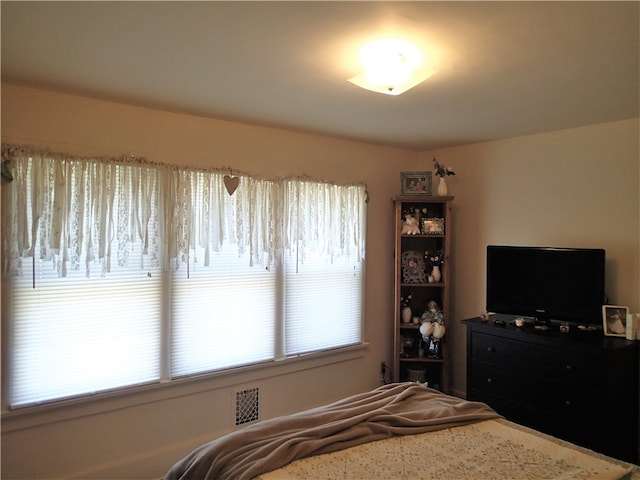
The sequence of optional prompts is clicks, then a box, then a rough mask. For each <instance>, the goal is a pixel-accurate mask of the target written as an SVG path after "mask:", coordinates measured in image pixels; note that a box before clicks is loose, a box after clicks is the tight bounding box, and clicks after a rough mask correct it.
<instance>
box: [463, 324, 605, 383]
mask: <svg viewBox="0 0 640 480" xmlns="http://www.w3.org/2000/svg"><path fill="white" fill-rule="evenodd" d="M470 353H471V359H472V360H473V361H480V362H483V363H486V364H489V365H495V366H497V367H501V368H505V369H509V370H514V371H518V372H522V373H526V374H527V375H536V376H538V377H546V378H551V379H555V380H558V381H561V382H568V383H571V384H575V385H579V386H583V387H585V388H589V386H592V387H591V388H594V389H596V388H598V387H597V386H598V385H599V384H600V382H601V381H602V372H603V369H602V365H601V362H602V361H603V360H602V358H601V356H600V355H598V354H597V352H591V353H589V354H579V353H576V352H567V351H564V350H563V349H560V348H550V347H546V346H544V345H540V344H534V343H530V342H526V341H520V340H514V339H510V338H502V337H499V336H495V335H487V334H484V333H481V332H472V334H471V346H470Z"/></svg>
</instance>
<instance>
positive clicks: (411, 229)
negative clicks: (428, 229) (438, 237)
mask: <svg viewBox="0 0 640 480" xmlns="http://www.w3.org/2000/svg"><path fill="white" fill-rule="evenodd" d="M417 233H420V227H419V226H418V221H417V220H416V219H415V217H414V216H413V215H411V214H410V213H406V214H405V215H404V222H403V223H402V232H401V234H402V235H415V234H417Z"/></svg>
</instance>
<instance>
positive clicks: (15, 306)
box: [2, 145, 365, 408]
mask: <svg viewBox="0 0 640 480" xmlns="http://www.w3.org/2000/svg"><path fill="white" fill-rule="evenodd" d="M3 158H10V159H11V171H12V174H13V176H14V181H13V182H12V183H10V184H8V185H4V186H3V201H2V229H3V232H2V233H3V268H4V274H5V278H6V279H7V284H8V285H9V286H10V288H6V289H3V293H2V294H3V304H4V305H9V306H10V307H9V309H8V310H9V312H8V315H7V317H8V318H7V319H6V320H5V327H6V331H7V335H8V341H7V344H8V346H9V352H10V354H9V359H8V362H6V363H7V364H6V365H3V368H4V369H5V371H4V374H5V375H7V378H8V379H9V381H8V386H9V388H8V392H3V395H5V398H4V402H5V403H6V404H8V405H9V406H11V407H12V408H17V407H23V406H28V405H32V404H36V403H42V402H51V401H55V400H59V399H63V398H69V397H77V396H84V395H90V394H94V393H98V392H104V391H107V390H113V389H121V388H125V387H131V386H135V385H140V384H145V383H154V382H161V381H164V382H166V381H170V380H172V379H175V378H178V377H184V376H190V375H196V374H202V373H207V372H213V371H218V370H226V369H229V368H234V367H238V366H244V365H251V364H256V363H260V362H268V361H272V360H275V359H284V358H287V357H289V356H295V355H299V354H305V353H309V352H314V351H320V350H327V349H335V348H339V347H344V346H348V345H353V344H358V343H360V342H362V293H363V272H364V268H363V258H364V206H365V202H364V198H365V189H364V186H362V185H347V186H337V185H332V184H327V183H323V182H317V181H309V180H299V179H288V180H277V181H273V180H268V179H255V178H252V177H248V176H240V177H239V178H240V185H239V187H238V188H237V190H235V192H234V193H233V194H231V195H230V194H229V193H228V192H227V190H226V189H225V178H224V177H225V175H224V174H223V173H219V172H215V171H206V172H205V171H195V170H189V169H181V170H180V169H176V168H175V167H172V166H167V165H159V164H150V163H148V162H145V161H141V160H136V159H78V158H71V157H68V156H65V155H60V154H51V153H42V152H33V151H28V150H26V149H23V148H21V147H10V146H6V145H3ZM327 327H329V328H327Z"/></svg>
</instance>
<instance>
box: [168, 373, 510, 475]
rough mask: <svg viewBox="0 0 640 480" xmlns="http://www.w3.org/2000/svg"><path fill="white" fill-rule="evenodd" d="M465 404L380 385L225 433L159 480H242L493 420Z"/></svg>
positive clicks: (487, 411)
mask: <svg viewBox="0 0 640 480" xmlns="http://www.w3.org/2000/svg"><path fill="white" fill-rule="evenodd" d="M497 417H499V415H498V414H497V413H496V412H494V411H493V410H492V409H491V408H489V407H488V406H487V405H485V404H484V403H478V402H468V401H466V400H462V399H460V398H456V397H452V396H448V395H444V394H442V393H440V392H438V391H436V390H432V389H430V388H427V387H424V386H422V385H419V384H414V383H398V384H391V385H384V386H382V387H379V388H377V389H375V390H373V391H371V392H367V393H361V394H358V395H354V396H351V397H348V398H345V399H343V400H339V401H337V402H334V403H331V404H328V405H324V406H322V407H318V408H314V409H311V410H306V411H303V412H300V413H296V414H294V415H288V416H284V417H278V418H274V419H271V420H265V421H262V422H260V423H256V424H254V425H251V426H248V427H245V428H243V429H241V430H237V431H235V432H231V433H229V434H227V435H224V436H222V437H219V438H217V439H215V440H212V441H211V442H208V443H206V444H204V445H202V446H201V447H199V448H197V449H195V450H194V451H193V452H191V453H190V454H189V455H187V456H186V457H184V458H183V459H182V460H180V461H178V462H177V463H176V464H175V465H174V466H173V467H171V469H170V470H169V472H168V473H167V474H166V475H165V477H164V478H165V480H177V479H180V480H226V479H229V480H236V479H237V480H243V479H251V478H254V477H256V476H258V475H260V474H261V473H265V472H269V471H271V470H274V469H276V468H280V467H282V466H283V465H286V464H288V463H289V462H291V461H293V460H296V459H298V458H302V457H307V456H310V455H317V454H321V453H328V452H334V451H337V450H341V449H343V448H348V447H352V446H355V445H360V444H362V443H366V442H372V441H375V440H381V439H383V438H387V437H390V436H392V435H410V434H415V433H423V432H428V431H434V430H440V429H443V428H449V427H455V426H460V425H467V424H469V423H473V422H477V421H481V420H488V419H491V418H497Z"/></svg>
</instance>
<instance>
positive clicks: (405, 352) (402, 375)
mask: <svg viewBox="0 0 640 480" xmlns="http://www.w3.org/2000/svg"><path fill="white" fill-rule="evenodd" d="M452 201H453V197H451V196H447V197H438V196H422V195H404V196H398V197H394V198H393V202H394V205H395V255H394V257H395V267H394V275H395V280H394V318H393V325H394V328H393V370H392V380H393V381H394V382H403V381H409V380H415V379H416V376H417V377H418V378H422V377H423V378H424V381H426V382H428V384H429V386H430V387H433V388H437V389H439V390H441V391H444V392H446V391H447V389H448V379H447V347H446V334H445V337H444V339H443V340H442V341H441V344H440V356H439V357H433V356H429V355H428V348H427V347H428V345H427V344H426V343H424V342H423V341H422V335H421V334H420V325H421V317H422V314H423V313H424V312H425V311H426V310H427V305H428V304H429V302H430V301H435V302H437V303H438V305H439V306H440V308H441V310H442V313H443V318H444V324H445V327H447V324H448V322H450V320H451V319H450V317H449V312H450V301H451V299H450V291H451V289H450V285H451V269H450V259H451V235H450V232H451V203H452ZM407 213H410V214H411V215H413V216H414V218H415V219H416V220H417V222H418V226H419V233H415V234H403V233H402V229H403V224H404V221H405V215H406V214H407ZM434 225H435V228H434ZM440 227H441V228H440ZM437 251H442V252H443V263H442V265H441V266H440V271H441V279H440V280H439V281H434V279H433V278H431V277H430V275H431V273H432V267H431V265H430V264H429V262H428V261H427V260H426V258H425V256H426V254H427V252H429V253H430V254H431V253H434V252H437ZM407 252H408V253H407ZM403 254H404V257H403ZM403 258H404V260H403ZM420 259H421V260H422V261H421V262H420ZM414 260H416V261H415V262H414ZM403 263H404V265H403ZM403 269H404V270H403ZM407 269H409V270H407ZM416 269H417V270H416ZM409 295H411V300H410V301H409V302H408V303H409V306H410V307H411V310H412V319H411V321H410V322H408V323H407V322H405V321H403V319H402V308H403V304H405V303H406V302H407V298H408V297H409ZM413 317H418V318H420V320H418V319H415V318H413ZM415 320H418V321H417V323H415ZM423 372H424V373H423Z"/></svg>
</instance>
